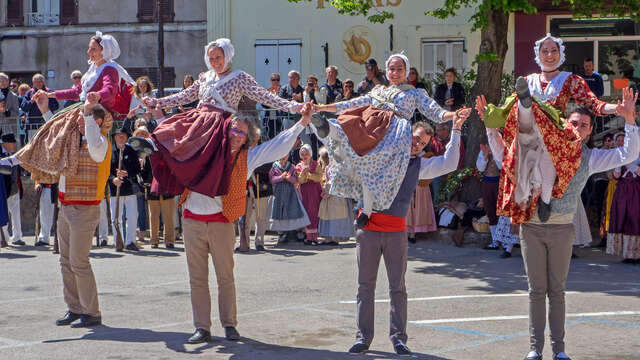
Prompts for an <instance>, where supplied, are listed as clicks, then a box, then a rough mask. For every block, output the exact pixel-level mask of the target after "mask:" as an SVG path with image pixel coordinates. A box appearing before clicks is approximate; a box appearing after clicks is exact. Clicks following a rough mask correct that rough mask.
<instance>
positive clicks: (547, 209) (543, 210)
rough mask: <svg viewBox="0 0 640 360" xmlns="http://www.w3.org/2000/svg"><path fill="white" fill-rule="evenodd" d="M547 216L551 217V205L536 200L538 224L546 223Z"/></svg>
mask: <svg viewBox="0 0 640 360" xmlns="http://www.w3.org/2000/svg"><path fill="white" fill-rule="evenodd" d="M549 216H551V205H550V204H547V203H546V202H544V201H542V199H538V217H539V218H540V222H542V223H546V222H547V221H549Z"/></svg>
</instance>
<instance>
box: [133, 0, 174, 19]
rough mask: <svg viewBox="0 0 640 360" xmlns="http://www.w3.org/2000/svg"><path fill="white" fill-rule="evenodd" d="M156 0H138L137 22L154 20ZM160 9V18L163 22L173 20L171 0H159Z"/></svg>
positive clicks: (155, 16)
mask: <svg viewBox="0 0 640 360" xmlns="http://www.w3.org/2000/svg"><path fill="white" fill-rule="evenodd" d="M157 4H158V0H138V21H139V22H156V21H158V17H157V13H158V12H157ZM160 5H161V9H162V20H163V21H164V22H173V21H174V18H175V15H176V14H175V12H174V11H173V9H174V8H173V0H160Z"/></svg>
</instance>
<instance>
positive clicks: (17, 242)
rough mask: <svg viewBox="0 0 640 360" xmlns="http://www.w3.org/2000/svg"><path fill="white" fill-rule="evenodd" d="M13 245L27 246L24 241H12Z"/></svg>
mask: <svg viewBox="0 0 640 360" xmlns="http://www.w3.org/2000/svg"><path fill="white" fill-rule="evenodd" d="M11 243H12V244H13V245H25V243H24V241H22V240H16V241H12V242H11Z"/></svg>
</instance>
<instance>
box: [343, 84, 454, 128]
mask: <svg viewBox="0 0 640 360" xmlns="http://www.w3.org/2000/svg"><path fill="white" fill-rule="evenodd" d="M394 90H397V87H396V86H394V85H390V86H388V87H384V86H382V85H378V86H376V87H375V88H373V90H371V92H370V93H369V94H367V95H363V96H360V97H357V98H355V99H351V100H347V101H341V102H338V103H335V104H334V105H335V106H336V108H337V111H336V112H338V113H340V112H342V111H344V110H347V109H351V108H355V107H360V106H368V105H373V106H374V107H378V108H381V109H384V110H392V111H395V113H396V114H397V115H398V116H400V117H402V118H404V119H411V117H412V116H413V112H414V111H415V110H416V109H418V111H420V112H421V113H422V114H423V115H424V116H426V117H427V118H429V119H430V120H432V121H433V122H436V123H441V122H442V117H443V116H444V113H446V112H447V110H445V109H443V108H441V107H440V105H438V103H437V102H436V101H435V100H433V99H432V98H431V97H430V96H429V94H427V91H426V90H425V89H415V88H413V89H408V90H404V91H398V93H397V95H395V97H393V100H392V101H393V103H392V104H389V103H387V102H383V101H380V100H379V99H380V98H381V97H382V98H386V97H387V96H385V95H386V94H385V92H393V91H394ZM376 95H379V96H376Z"/></svg>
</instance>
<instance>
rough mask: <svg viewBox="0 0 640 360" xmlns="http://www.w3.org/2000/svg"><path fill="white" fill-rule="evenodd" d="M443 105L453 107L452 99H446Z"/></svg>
mask: <svg viewBox="0 0 640 360" xmlns="http://www.w3.org/2000/svg"><path fill="white" fill-rule="evenodd" d="M444 104H445V105H447V106H451V105H453V98H448V99H447V100H445V101H444Z"/></svg>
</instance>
